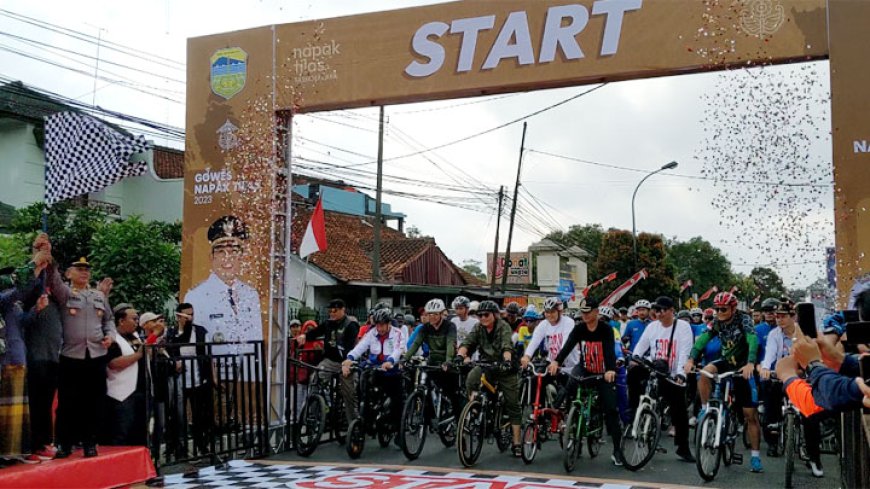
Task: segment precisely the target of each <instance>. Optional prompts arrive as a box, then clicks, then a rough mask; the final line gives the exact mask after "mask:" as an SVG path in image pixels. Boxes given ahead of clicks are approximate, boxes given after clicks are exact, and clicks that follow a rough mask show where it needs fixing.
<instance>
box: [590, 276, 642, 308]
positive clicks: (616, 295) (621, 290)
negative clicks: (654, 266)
mask: <svg viewBox="0 0 870 489" xmlns="http://www.w3.org/2000/svg"><path fill="white" fill-rule="evenodd" d="M648 277H649V273H647V271H646V269H645V268H644V269H643V270H641V271H639V272H637V273H635V274H634V275H632V277H631V278H630V279H628V280H626V281H625V283H623V284H622V285H620V286H619V287H617V288H616V290H614V291H613V292H611V293H610V295H609V296H607V298H606V299H604V300H603V301H601V305H602V306H612V305H614V304H616V303H617V302H618V301H619V299H622V296H624V295H625V294H627V293H628V291H629V290H631V288H632V287H634V286H635V285H636V284H637V283H638V282H640V281H641V280H643V279H645V278H648Z"/></svg>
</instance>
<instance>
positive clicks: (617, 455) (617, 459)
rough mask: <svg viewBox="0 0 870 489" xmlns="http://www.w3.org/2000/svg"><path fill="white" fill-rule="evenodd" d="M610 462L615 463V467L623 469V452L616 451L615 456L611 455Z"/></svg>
mask: <svg viewBox="0 0 870 489" xmlns="http://www.w3.org/2000/svg"><path fill="white" fill-rule="evenodd" d="M610 461H611V462H613V465H615V466H617V467H622V452H621V451H619V450H615V451H614V452H613V454H611V455H610Z"/></svg>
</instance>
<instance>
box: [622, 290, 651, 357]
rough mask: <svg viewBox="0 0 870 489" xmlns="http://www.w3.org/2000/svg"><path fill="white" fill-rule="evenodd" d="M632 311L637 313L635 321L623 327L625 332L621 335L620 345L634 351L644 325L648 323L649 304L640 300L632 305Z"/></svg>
mask: <svg viewBox="0 0 870 489" xmlns="http://www.w3.org/2000/svg"><path fill="white" fill-rule="evenodd" d="M634 310H635V312H637V319H632V320H631V321H629V322H628V324H626V325H625V332H623V334H622V343H623V344H625V346H626V348H628V349H629V350H632V351H634V347H635V346H637V342H638V341H640V337H641V336H643V331H644V330H645V329H646V325H647V324H649V323H650V321H651V320H650V317H649V310H650V303H649V301H648V300H644V299H641V300H639V301H637V302H635V303H634Z"/></svg>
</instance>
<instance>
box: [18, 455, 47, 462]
mask: <svg viewBox="0 0 870 489" xmlns="http://www.w3.org/2000/svg"><path fill="white" fill-rule="evenodd" d="M18 461H19V462H21V463H23V464H27V465H33V464H38V463H39V462H42V459H41V458H39V457H37V456H36V454H35V453H31V454H30V455H22V456H20V457H18Z"/></svg>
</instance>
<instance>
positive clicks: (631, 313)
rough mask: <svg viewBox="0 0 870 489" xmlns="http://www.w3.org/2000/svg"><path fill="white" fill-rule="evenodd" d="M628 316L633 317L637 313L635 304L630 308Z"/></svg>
mask: <svg viewBox="0 0 870 489" xmlns="http://www.w3.org/2000/svg"><path fill="white" fill-rule="evenodd" d="M627 314H628V317H630V318H633V317H635V316H636V315H637V309H636V308H635V307H634V306H631V307H629V308H628V313H627Z"/></svg>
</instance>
